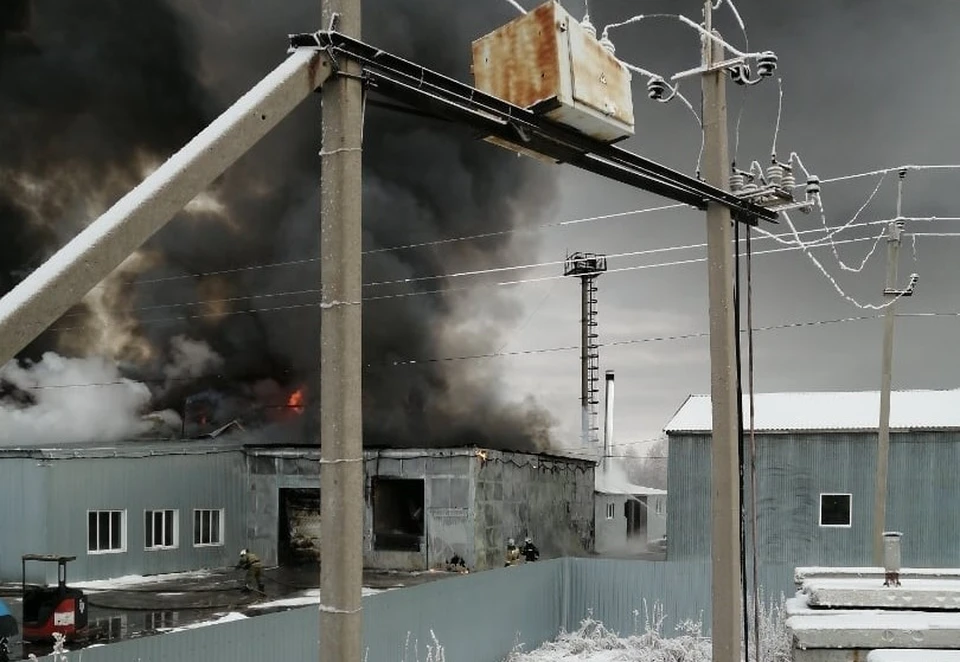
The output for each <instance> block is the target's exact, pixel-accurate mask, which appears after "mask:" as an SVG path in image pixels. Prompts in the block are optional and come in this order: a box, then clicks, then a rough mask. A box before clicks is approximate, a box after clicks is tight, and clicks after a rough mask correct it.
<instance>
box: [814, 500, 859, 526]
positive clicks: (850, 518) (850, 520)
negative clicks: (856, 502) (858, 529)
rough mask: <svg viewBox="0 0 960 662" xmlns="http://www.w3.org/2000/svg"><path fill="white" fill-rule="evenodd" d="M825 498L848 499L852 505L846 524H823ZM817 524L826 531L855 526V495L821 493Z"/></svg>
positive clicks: (818, 503) (818, 501)
mask: <svg viewBox="0 0 960 662" xmlns="http://www.w3.org/2000/svg"><path fill="white" fill-rule="evenodd" d="M823 497H847V500H848V502H849V504H850V507H849V511H848V513H847V515H848V517H847V523H846V524H824V523H823ZM817 523H818V524H819V525H820V526H821V527H822V528H824V529H849V528H851V527H852V526H853V494H852V493H850V492H821V493H820V498H819V499H817Z"/></svg>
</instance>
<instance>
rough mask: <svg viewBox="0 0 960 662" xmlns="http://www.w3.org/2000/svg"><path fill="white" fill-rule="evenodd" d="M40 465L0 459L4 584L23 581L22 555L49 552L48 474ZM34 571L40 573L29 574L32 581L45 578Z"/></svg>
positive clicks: (0, 570) (0, 565)
mask: <svg viewBox="0 0 960 662" xmlns="http://www.w3.org/2000/svg"><path fill="white" fill-rule="evenodd" d="M40 462H41V461H40V460H37V459H29V458H3V459H0V489H2V494H0V532H2V533H0V579H2V580H4V581H13V580H16V581H19V580H20V557H21V556H22V555H24V554H37V553H42V552H44V551H46V547H47V513H48V508H49V493H48V491H47V485H48V477H49V472H48V470H47V468H45V467H43V466H41V465H40ZM27 570H28V571H30V570H31V568H28V569H27ZM33 570H36V571H37V572H36V573H35V574H31V575H30V580H31V581H38V580H40V579H45V578H46V574H45V573H43V572H42V571H41V570H40V568H39V567H36V568H33ZM54 576H56V573H55V572H54Z"/></svg>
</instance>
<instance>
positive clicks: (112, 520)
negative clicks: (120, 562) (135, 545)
mask: <svg viewBox="0 0 960 662" xmlns="http://www.w3.org/2000/svg"><path fill="white" fill-rule="evenodd" d="M126 520H127V513H126V511H123V510H88V511H87V552H88V553H90V554H105V553H110V552H125V551H126V550H127V536H126V533H127V532H126V528H127V526H126V523H127V521H126Z"/></svg>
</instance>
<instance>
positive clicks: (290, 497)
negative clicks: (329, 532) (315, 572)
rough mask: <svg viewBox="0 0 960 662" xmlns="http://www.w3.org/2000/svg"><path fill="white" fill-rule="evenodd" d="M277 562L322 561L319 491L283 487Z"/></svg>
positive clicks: (281, 490) (300, 562)
mask: <svg viewBox="0 0 960 662" xmlns="http://www.w3.org/2000/svg"><path fill="white" fill-rule="evenodd" d="M279 501H280V513H279V517H278V518H277V522H278V526H279V529H280V530H279V531H278V535H277V560H278V561H279V562H280V565H299V564H302V563H310V562H315V561H317V560H318V559H319V558H320V521H321V520H320V490H318V489H317V488H299V487H297V488H294V487H281V488H280V499H279Z"/></svg>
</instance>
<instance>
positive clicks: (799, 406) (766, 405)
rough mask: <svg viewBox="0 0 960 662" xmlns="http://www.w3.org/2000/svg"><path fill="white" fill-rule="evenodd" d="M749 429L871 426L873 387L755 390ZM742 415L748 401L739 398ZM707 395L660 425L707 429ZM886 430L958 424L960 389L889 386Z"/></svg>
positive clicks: (875, 402)
mask: <svg viewBox="0 0 960 662" xmlns="http://www.w3.org/2000/svg"><path fill="white" fill-rule="evenodd" d="M754 403H755V411H756V414H755V429H756V430H760V431H767V432H775V431H797V430H803V431H808V432H809V431H826V430H836V431H840V430H864V431H865V430H876V429H877V427H878V426H879V420H880V393H879V391H837V392H831V391H821V392H817V393H757V394H756V395H755V396H754ZM743 408H744V414H745V415H746V412H747V411H749V409H748V408H749V400H748V398H747V396H744V398H743ZM712 420H713V415H712V412H711V407H710V396H709V395H691V396H690V397H689V398H687V400H686V402H684V403H683V405H682V406H681V407H680V409H679V410H678V411H677V413H676V414H674V416H673V418H672V419H671V420H670V422H669V423H668V424H667V426H666V427H665V428H664V430H665V431H666V432H667V433H677V432H710V431H711V430H712ZM890 429H891V430H942V429H960V389H952V390H948V391H894V392H893V393H891V395H890Z"/></svg>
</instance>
